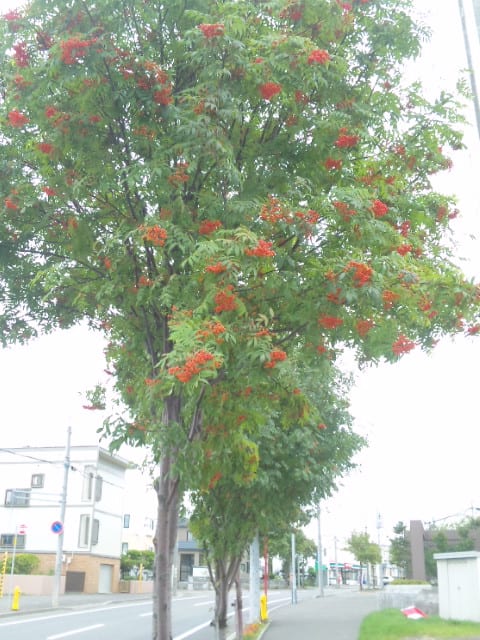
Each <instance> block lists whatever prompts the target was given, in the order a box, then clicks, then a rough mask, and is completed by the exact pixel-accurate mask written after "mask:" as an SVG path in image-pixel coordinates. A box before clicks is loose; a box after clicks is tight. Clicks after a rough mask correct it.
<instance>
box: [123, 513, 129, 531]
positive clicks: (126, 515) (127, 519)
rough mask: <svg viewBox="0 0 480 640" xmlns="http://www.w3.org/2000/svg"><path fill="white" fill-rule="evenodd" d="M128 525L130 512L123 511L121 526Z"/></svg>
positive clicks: (126, 527)
mask: <svg viewBox="0 0 480 640" xmlns="http://www.w3.org/2000/svg"><path fill="white" fill-rule="evenodd" d="M129 527H130V514H129V513H125V514H124V515H123V528H124V529H128V528H129Z"/></svg>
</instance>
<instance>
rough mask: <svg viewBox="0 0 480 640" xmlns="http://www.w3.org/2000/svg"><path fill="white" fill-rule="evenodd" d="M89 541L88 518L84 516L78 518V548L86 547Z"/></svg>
mask: <svg viewBox="0 0 480 640" xmlns="http://www.w3.org/2000/svg"><path fill="white" fill-rule="evenodd" d="M89 540H90V516H89V515H88V514H84V515H81V516H80V530H79V532H78V546H79V547H88V541H89Z"/></svg>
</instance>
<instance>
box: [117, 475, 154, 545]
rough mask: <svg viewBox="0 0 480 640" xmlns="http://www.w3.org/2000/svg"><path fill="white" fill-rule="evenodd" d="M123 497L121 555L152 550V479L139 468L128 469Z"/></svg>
mask: <svg viewBox="0 0 480 640" xmlns="http://www.w3.org/2000/svg"><path fill="white" fill-rule="evenodd" d="M125 484H126V490H125V497H124V514H123V532H122V555H123V554H125V553H127V552H128V551H133V550H134V551H154V550H155V545H154V538H155V529H156V517H157V495H156V493H155V490H154V488H153V481H152V480H151V479H149V478H146V477H145V475H144V474H142V472H141V471H140V469H137V468H134V469H128V470H127V473H126V482H125Z"/></svg>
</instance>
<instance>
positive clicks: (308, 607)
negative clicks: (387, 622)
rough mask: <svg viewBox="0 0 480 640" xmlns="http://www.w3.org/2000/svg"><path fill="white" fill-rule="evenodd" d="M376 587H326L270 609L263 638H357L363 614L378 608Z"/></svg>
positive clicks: (298, 639)
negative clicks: (314, 593) (303, 597)
mask: <svg viewBox="0 0 480 640" xmlns="http://www.w3.org/2000/svg"><path fill="white" fill-rule="evenodd" d="M377 597H378V595H377V593H376V592H375V591H363V592H362V591H357V590H355V591H351V590H348V591H342V590H330V589H328V590H325V595H324V596H323V598H322V597H318V596H317V597H315V596H313V597H312V598H311V599H307V600H303V601H302V602H299V603H298V604H295V605H291V606H288V607H282V608H280V609H277V610H274V611H272V612H271V615H270V616H269V617H270V625H269V627H268V628H267V629H266V631H265V633H264V634H263V638H262V640H317V639H318V640H320V639H322V640H357V639H358V632H359V629H360V625H361V623H362V620H363V618H364V617H365V616H366V615H367V614H369V613H371V612H372V611H376V610H377V609H378V603H377Z"/></svg>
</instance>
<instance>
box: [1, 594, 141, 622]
mask: <svg viewBox="0 0 480 640" xmlns="http://www.w3.org/2000/svg"><path fill="white" fill-rule="evenodd" d="M145 605H149V606H151V605H152V603H151V601H149V600H142V601H141V602H135V603H133V604H132V603H130V604H122V605H117V606H114V607H98V609H97V608H94V609H82V610H81V611H70V612H69V613H55V614H50V615H46V616H37V617H35V618H22V619H21V620H11V621H9V622H0V629H1V628H2V627H13V626H15V625H18V624H29V623H30V622H41V621H42V620H55V619H56V618H70V617H71V616H82V615H84V614H85V613H94V612H96V611H113V610H114V609H126V608H129V607H140V606H145Z"/></svg>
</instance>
